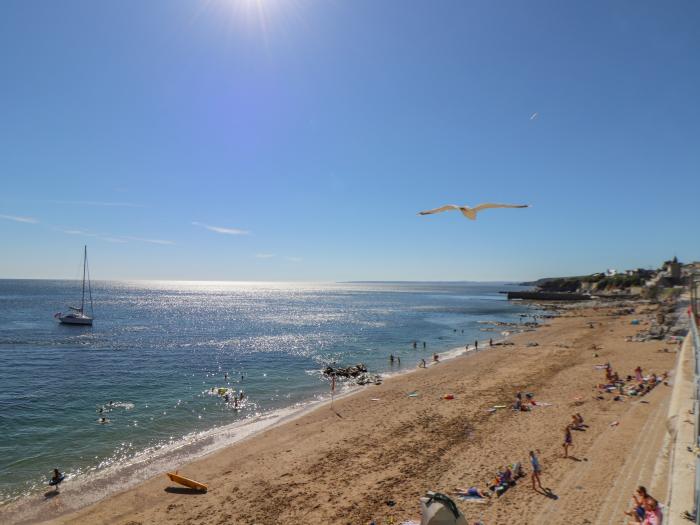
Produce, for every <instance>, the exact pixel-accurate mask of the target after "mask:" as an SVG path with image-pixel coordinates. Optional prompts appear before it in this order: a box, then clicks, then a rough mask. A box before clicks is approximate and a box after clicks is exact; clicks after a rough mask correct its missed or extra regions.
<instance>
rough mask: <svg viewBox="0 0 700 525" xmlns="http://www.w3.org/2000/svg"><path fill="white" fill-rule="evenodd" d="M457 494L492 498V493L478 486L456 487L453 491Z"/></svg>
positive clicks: (468, 496)
mask: <svg viewBox="0 0 700 525" xmlns="http://www.w3.org/2000/svg"><path fill="white" fill-rule="evenodd" d="M452 494H454V495H455V496H464V497H467V498H490V497H491V494H489V493H488V492H486V491H485V490H479V489H478V488H477V487H469V488H459V487H457V488H455V490H454V492H453V493H452Z"/></svg>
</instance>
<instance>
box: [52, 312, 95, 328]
mask: <svg viewBox="0 0 700 525" xmlns="http://www.w3.org/2000/svg"><path fill="white" fill-rule="evenodd" d="M58 320H59V321H60V322H61V323H63V324H78V325H87V326H92V317H88V316H87V315H76V314H66V315H61V316H60V317H59V318H58Z"/></svg>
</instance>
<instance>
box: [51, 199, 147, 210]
mask: <svg viewBox="0 0 700 525" xmlns="http://www.w3.org/2000/svg"><path fill="white" fill-rule="evenodd" d="M46 202H53V203H54V204H70V205H76V206H107V207H117V208H144V207H145V206H144V205H143V204H136V203H134V202H109V201H59V200H48V201H46Z"/></svg>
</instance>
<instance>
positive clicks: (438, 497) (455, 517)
mask: <svg viewBox="0 0 700 525" xmlns="http://www.w3.org/2000/svg"><path fill="white" fill-rule="evenodd" d="M420 510H421V520H420V525H467V519H466V518H465V517H464V514H462V513H461V512H460V510H459V509H458V508H457V505H455V502H454V501H452V499H450V498H449V496H445V495H444V494H440V493H439V492H428V493H427V494H426V495H425V497H423V498H421V499H420Z"/></svg>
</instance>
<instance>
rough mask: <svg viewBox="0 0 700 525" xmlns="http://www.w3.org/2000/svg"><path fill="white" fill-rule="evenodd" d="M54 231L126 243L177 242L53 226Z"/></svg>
mask: <svg viewBox="0 0 700 525" xmlns="http://www.w3.org/2000/svg"><path fill="white" fill-rule="evenodd" d="M53 230H54V231H58V232H61V233H65V234H66V235H82V236H84V237H93V238H95V239H100V240H102V241H107V242H114V243H120V244H125V243H127V242H129V241H136V242H147V243H151V244H175V241H168V240H165V239H145V238H143V237H132V236H131V235H113V234H111V233H94V232H89V231H85V230H77V229H70V228H53Z"/></svg>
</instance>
